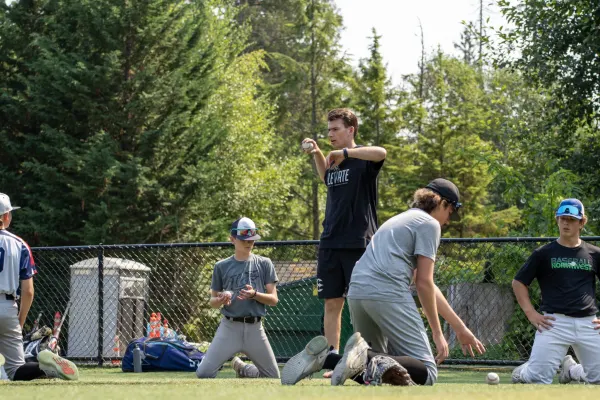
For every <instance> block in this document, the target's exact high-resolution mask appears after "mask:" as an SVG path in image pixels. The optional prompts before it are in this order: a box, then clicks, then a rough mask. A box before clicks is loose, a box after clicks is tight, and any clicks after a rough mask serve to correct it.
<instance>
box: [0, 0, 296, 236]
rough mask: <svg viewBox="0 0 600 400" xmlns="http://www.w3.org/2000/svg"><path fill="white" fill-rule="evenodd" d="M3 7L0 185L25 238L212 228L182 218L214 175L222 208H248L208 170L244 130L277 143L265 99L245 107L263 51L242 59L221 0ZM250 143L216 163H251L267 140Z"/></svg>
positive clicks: (274, 183) (273, 193)
mask: <svg viewBox="0 0 600 400" xmlns="http://www.w3.org/2000/svg"><path fill="white" fill-rule="evenodd" d="M3 17H4V20H3V23H2V25H1V26H0V29H2V31H1V32H0V53H2V54H4V55H5V59H6V60H7V61H10V64H11V65H10V67H9V68H8V71H7V73H6V74H3V78H1V79H3V81H2V85H1V87H2V93H3V96H2V101H3V104H2V107H1V109H2V110H3V111H2V112H3V117H4V119H5V120H6V121H7V123H6V124H5V125H4V126H3V127H2V128H1V129H2V132H1V142H0V143H1V144H2V148H3V150H2V151H3V154H2V156H3V157H4V155H5V153H6V154H11V155H10V157H6V159H7V160H8V159H10V160H11V163H6V164H4V166H3V168H4V171H3V172H5V174H4V176H5V177H3V178H1V179H2V181H1V183H2V186H3V188H4V190H5V191H6V192H8V193H11V196H12V194H13V193H15V195H14V198H15V200H16V201H15V203H16V202H17V201H20V203H21V204H23V205H25V206H26V209H25V210H24V212H23V217H22V218H20V219H19V220H18V221H16V222H18V223H17V224H15V228H16V229H18V230H19V232H20V233H22V234H23V235H25V236H26V237H27V238H28V239H30V240H31V241H32V243H33V244H77V243H97V242H100V241H101V242H103V243H130V242H147V241H171V240H179V239H181V238H189V239H191V240H199V239H210V238H214V237H216V236H215V235H217V232H218V233H219V234H220V233H221V232H222V231H224V230H226V226H221V225H222V224H221V222H222V220H219V219H218V218H215V220H216V221H210V218H206V219H203V220H194V223H192V222H190V221H192V218H195V217H197V216H198V215H203V214H202V213H200V214H199V213H198V209H199V208H201V207H204V208H205V209H211V208H213V209H214V208H215V206H214V205H213V204H212V203H203V204H199V202H200V201H203V202H206V201H210V199H209V198H208V197H207V196H206V195H205V192H204V190H205V187H208V186H210V185H215V186H214V187H215V188H218V190H217V191H216V194H219V193H229V197H227V198H228V199H229V200H230V203H231V204H229V203H228V202H225V204H223V203H219V205H218V206H219V207H220V208H221V209H223V208H228V209H230V210H231V212H232V214H233V213H237V214H238V215H236V217H237V216H239V214H240V213H246V212H248V209H246V206H248V205H249V204H253V205H254V204H255V203H254V202H253V201H254V199H252V198H250V196H246V197H244V200H242V201H237V202H236V201H234V200H235V196H234V193H235V189H236V188H237V187H238V186H236V185H238V184H239V183H238V182H237V181H236V182H234V181H232V180H230V179H224V178H222V177H220V176H219V175H211V174H209V173H207V171H209V170H211V169H210V168H208V166H214V165H215V164H214V161H215V154H218V153H219V152H223V149H224V146H228V145H229V147H231V146H230V144H231V141H232V140H233V141H234V142H235V143H237V141H243V140H245V139H244V138H243V134H242V132H243V133H244V134H247V135H253V136H260V137H262V135H263V134H264V135H265V136H264V137H265V138H271V139H273V136H272V132H271V130H270V127H269V126H270V115H271V114H270V113H271V108H270V107H268V106H265V103H264V101H263V100H261V99H259V100H258V102H257V103H256V105H254V104H251V103H253V102H254V100H255V98H254V96H257V93H256V91H255V88H253V85H254V86H256V85H258V84H260V82H259V81H257V80H256V79H249V74H257V72H258V70H259V68H260V67H261V66H262V65H263V64H262V55H261V54H260V53H257V54H254V53H251V54H248V55H246V56H243V57H241V54H242V52H243V51H244V49H245V47H246V38H247V35H248V32H247V30H246V29H245V28H244V26H241V25H239V24H238V23H237V19H236V17H237V9H236V8H234V7H232V6H230V5H229V2H227V1H225V0H223V1H221V0H206V1H198V2H189V1H184V0H181V1H171V0H169V1H167V0H151V1H144V2H141V1H130V2H116V1H114V0H99V1H94V2H91V1H85V0H83V1H80V0H77V1H75V0H62V1H57V2H45V1H28V2H16V3H13V4H12V5H11V6H10V7H8V8H7V9H6V13H5V14H4V16H3ZM31 38H33V39H32V41H31V43H28V40H30V39H31ZM26 43H28V44H27V45H24V44H26ZM2 64H3V65H4V63H2ZM242 78H244V82H243V83H240V79H242ZM234 83H235V84H234ZM238 95H239V96H238ZM225 98H228V99H229V101H228V102H227V103H223V99H225ZM257 107H258V108H257ZM244 112H248V114H247V115H244V114H243V113H244ZM247 143H249V146H247V147H246V149H245V152H247V153H248V154H247V155H246V154H239V153H234V152H232V153H233V154H238V155H239V158H237V159H235V160H231V159H229V161H230V162H231V163H230V164H228V165H224V164H223V163H220V164H218V165H219V166H221V167H222V168H223V169H229V170H230V169H233V168H237V169H239V170H242V171H243V170H245V169H248V170H250V171H253V170H254V169H253V168H255V167H257V166H258V165H265V164H267V162H266V161H265V160H266V159H267V158H268V157H269V154H270V151H271V149H272V148H273V147H277V143H276V141H269V142H268V143H265V141H263V140H254V141H249V142H247ZM225 148H227V147H225ZM279 159H281V161H282V163H283V165H286V162H287V161H285V160H283V159H282V157H281V156H279ZM220 160H223V158H221V159H220ZM248 163H254V165H252V166H250V167H248ZM205 167H206V168H205ZM212 170H213V171H214V169H212ZM294 174H295V172H294V170H291V171H290V176H294ZM237 176H239V175H237ZM227 178H230V177H229V176H228V177H227ZM254 178H255V179H256V180H258V181H257V182H255V184H257V185H260V184H261V183H264V185H262V192H261V196H265V197H272V198H278V197H279V196H280V193H281V192H285V191H286V188H287V184H286V183H285V182H283V181H284V180H282V179H280V177H279V176H278V177H277V179H273V176H269V174H268V173H267V174H265V175H254ZM261 179H265V181H261ZM280 183H281V185H279V184H280ZM252 196H256V194H252ZM214 198H215V200H214V201H218V200H222V197H221V198H219V197H218V196H215V197H214ZM226 215H227V214H224V217H225V216H226ZM253 217H254V216H253ZM229 222H230V221H229ZM219 224H221V225H219ZM190 225H202V226H201V227H198V226H194V227H193V229H192V228H190ZM217 225H219V226H217Z"/></svg>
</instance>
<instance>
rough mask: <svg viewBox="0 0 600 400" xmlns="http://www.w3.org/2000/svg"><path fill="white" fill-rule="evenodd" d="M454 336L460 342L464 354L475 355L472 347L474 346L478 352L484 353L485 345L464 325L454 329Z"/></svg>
mask: <svg viewBox="0 0 600 400" xmlns="http://www.w3.org/2000/svg"><path fill="white" fill-rule="evenodd" d="M456 338H457V339H458V341H459V342H460V345H461V347H462V352H463V354H464V355H465V356H466V355H467V353H468V354H470V355H471V357H475V353H474V352H473V348H475V350H477V352H478V353H479V354H483V353H485V346H484V345H483V343H481V342H480V341H479V339H477V338H476V337H475V335H473V332H471V330H470V329H469V328H467V327H466V326H465V327H464V328H463V329H461V330H459V331H456Z"/></svg>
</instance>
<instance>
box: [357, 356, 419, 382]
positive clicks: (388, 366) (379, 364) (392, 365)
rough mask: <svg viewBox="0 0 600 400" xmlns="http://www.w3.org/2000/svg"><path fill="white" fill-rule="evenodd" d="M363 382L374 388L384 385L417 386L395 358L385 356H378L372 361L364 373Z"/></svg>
mask: <svg viewBox="0 0 600 400" xmlns="http://www.w3.org/2000/svg"><path fill="white" fill-rule="evenodd" d="M363 380H364V381H365V385H374V386H378V385H381V384H383V383H387V384H389V385H393V386H413V385H415V383H414V382H413V380H412V379H411V378H410V375H409V374H408V371H407V370H406V368H404V367H403V366H402V365H400V364H399V363H398V362H397V361H396V360H394V359H393V358H391V357H388V356H384V355H377V356H375V357H373V358H372V359H371V361H370V362H369V365H368V366H367V369H366V370H365V372H364V375H363Z"/></svg>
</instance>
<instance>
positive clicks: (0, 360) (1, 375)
mask: <svg viewBox="0 0 600 400" xmlns="http://www.w3.org/2000/svg"><path fill="white" fill-rule="evenodd" d="M5 362H6V360H5V359H4V356H3V355H2V354H0V381H7V380H8V375H6V371H5V370H4V363H5Z"/></svg>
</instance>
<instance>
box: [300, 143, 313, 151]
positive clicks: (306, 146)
mask: <svg viewBox="0 0 600 400" xmlns="http://www.w3.org/2000/svg"><path fill="white" fill-rule="evenodd" d="M314 147H315V146H314V145H313V144H312V143H311V142H304V143H302V148H303V149H304V150H312V149H313V148H314Z"/></svg>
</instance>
